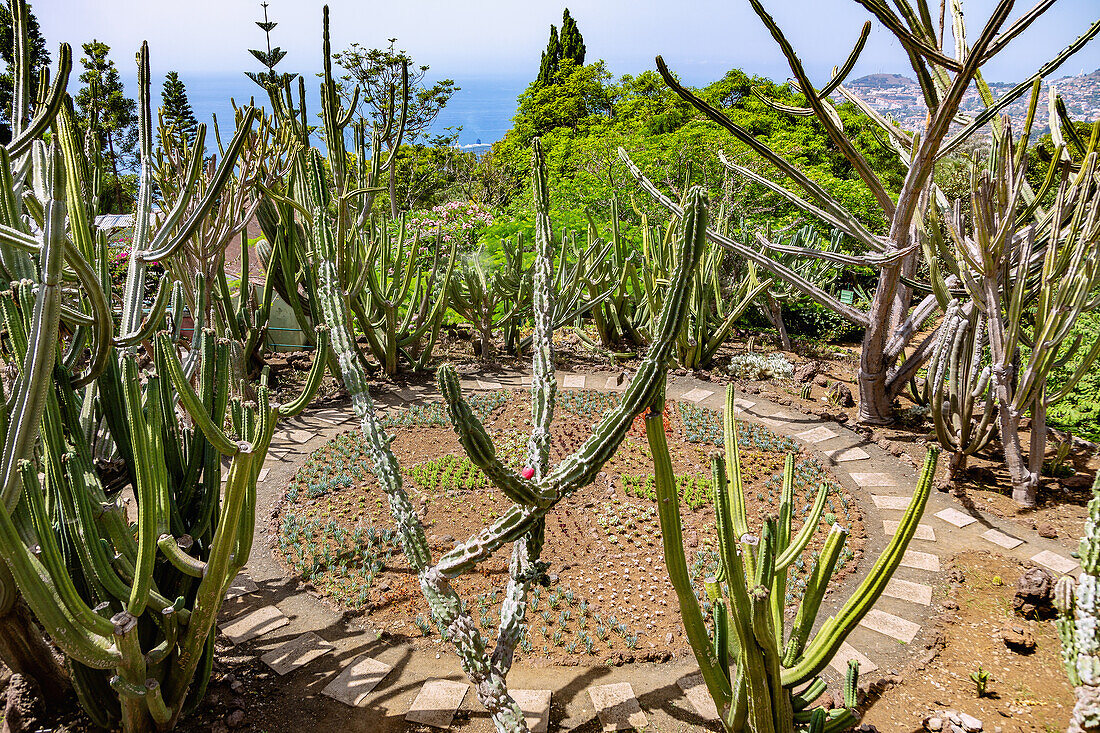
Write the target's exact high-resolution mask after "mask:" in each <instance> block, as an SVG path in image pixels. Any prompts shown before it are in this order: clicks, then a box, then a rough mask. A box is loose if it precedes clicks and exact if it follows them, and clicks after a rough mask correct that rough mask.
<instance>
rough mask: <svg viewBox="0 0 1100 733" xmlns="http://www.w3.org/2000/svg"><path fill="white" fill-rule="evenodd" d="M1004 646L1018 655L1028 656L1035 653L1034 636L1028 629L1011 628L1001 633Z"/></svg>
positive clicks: (1020, 627)
mask: <svg viewBox="0 0 1100 733" xmlns="http://www.w3.org/2000/svg"><path fill="white" fill-rule="evenodd" d="M1001 638H1002V639H1004V642H1005V646H1007V647H1008V648H1009V649H1011V650H1012V651H1014V652H1016V653H1018V654H1030V653H1031V652H1033V651H1035V636H1034V635H1033V634H1032V633H1031V630H1030V629H1027V628H1024V627H1022V626H1012V627H1010V628H1007V629H1005V630H1004V631H1002V632H1001Z"/></svg>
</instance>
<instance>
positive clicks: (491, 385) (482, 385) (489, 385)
mask: <svg viewBox="0 0 1100 733" xmlns="http://www.w3.org/2000/svg"><path fill="white" fill-rule="evenodd" d="M477 388H478V389H504V385H502V384H501V383H500V382H485V381H482V380H480V379H479V380H477Z"/></svg>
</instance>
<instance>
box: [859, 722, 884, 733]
mask: <svg viewBox="0 0 1100 733" xmlns="http://www.w3.org/2000/svg"><path fill="white" fill-rule="evenodd" d="M854 730H856V731H858V733H878V728H876V727H875V726H873V725H871V724H870V723H863V724H861V725H860V726H859V727H858V728H855V729H854Z"/></svg>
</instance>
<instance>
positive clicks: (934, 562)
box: [901, 550, 940, 573]
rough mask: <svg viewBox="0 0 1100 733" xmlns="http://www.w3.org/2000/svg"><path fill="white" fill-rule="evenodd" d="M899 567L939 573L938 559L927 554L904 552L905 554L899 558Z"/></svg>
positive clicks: (912, 551) (913, 551)
mask: <svg viewBox="0 0 1100 733" xmlns="http://www.w3.org/2000/svg"><path fill="white" fill-rule="evenodd" d="M901 566H902V567H903V568H915V569H917V570H928V571H931V572H933V573H938V572H939V571H940V558H939V557H938V556H936V555H933V554H931V553H929V552H917V551H916V550H906V551H905V554H904V555H902V556H901Z"/></svg>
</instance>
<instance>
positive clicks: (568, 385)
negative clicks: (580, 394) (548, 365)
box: [561, 374, 584, 389]
mask: <svg viewBox="0 0 1100 733" xmlns="http://www.w3.org/2000/svg"><path fill="white" fill-rule="evenodd" d="M561 386H562V387H563V388H565V389H584V375H583V374H566V375H565V376H563V377H562V378H561Z"/></svg>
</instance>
